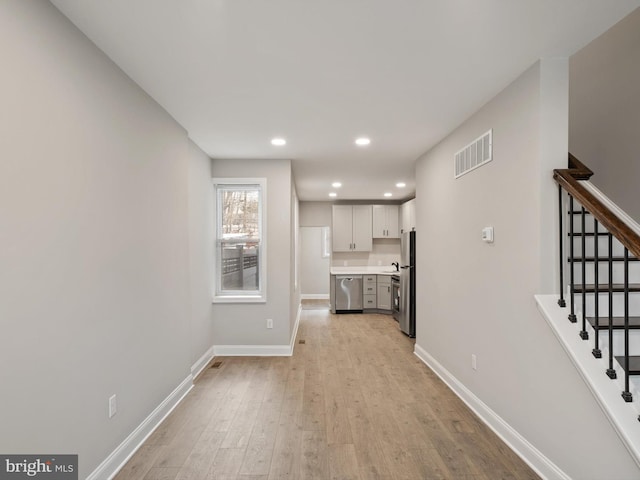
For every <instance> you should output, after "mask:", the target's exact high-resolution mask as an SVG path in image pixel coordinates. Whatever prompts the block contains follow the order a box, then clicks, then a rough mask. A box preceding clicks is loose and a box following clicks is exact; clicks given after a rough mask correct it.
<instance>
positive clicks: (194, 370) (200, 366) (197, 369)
mask: <svg viewBox="0 0 640 480" xmlns="http://www.w3.org/2000/svg"><path fill="white" fill-rule="evenodd" d="M213 357H214V355H213V345H212V346H211V347H210V348H209V349H207V351H206V352H204V354H203V355H202V356H201V357H200V358H199V359H198V361H197V362H196V363H194V364H193V365H192V366H191V376H192V377H193V378H194V379H195V378H197V377H198V375H200V373H201V372H202V371H203V370H204V369H205V368H207V365H209V362H210V361H211V360H212V359H213Z"/></svg>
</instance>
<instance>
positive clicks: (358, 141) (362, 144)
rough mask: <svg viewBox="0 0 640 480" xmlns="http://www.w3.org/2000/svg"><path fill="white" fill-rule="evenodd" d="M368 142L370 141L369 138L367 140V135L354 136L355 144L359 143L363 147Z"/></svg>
mask: <svg viewBox="0 0 640 480" xmlns="http://www.w3.org/2000/svg"><path fill="white" fill-rule="evenodd" d="M370 143H371V140H369V139H368V138H367V137H360V138H356V145H360V146H361V147H364V146H365V145H369V144H370Z"/></svg>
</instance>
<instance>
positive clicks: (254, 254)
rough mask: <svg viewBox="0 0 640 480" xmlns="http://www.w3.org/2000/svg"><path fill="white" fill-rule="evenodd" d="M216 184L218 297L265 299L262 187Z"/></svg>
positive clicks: (250, 184)
mask: <svg viewBox="0 0 640 480" xmlns="http://www.w3.org/2000/svg"><path fill="white" fill-rule="evenodd" d="M219 181H220V183H215V182H214V185H215V190H216V204H217V205H216V216H217V219H216V240H217V241H216V267H217V268H216V292H215V294H216V295H215V297H216V298H218V299H220V298H223V297H232V298H236V297H242V299H240V301H244V300H245V299H246V298H248V297H252V298H253V299H254V300H256V299H262V297H263V296H264V295H263V292H264V288H263V287H264V286H263V285H262V283H263V280H262V279H263V278H264V277H263V272H262V268H263V264H264V261H263V256H264V248H263V234H262V231H263V222H262V209H263V205H262V203H263V202H262V196H263V189H264V188H263V185H262V183H233V182H229V183H223V182H225V179H220V180H219Z"/></svg>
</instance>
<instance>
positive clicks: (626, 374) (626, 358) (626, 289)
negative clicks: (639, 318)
mask: <svg viewBox="0 0 640 480" xmlns="http://www.w3.org/2000/svg"><path fill="white" fill-rule="evenodd" d="M629 370H631V366H630V365H629V250H628V249H627V247H625V249H624V392H622V398H624V401H625V402H632V401H633V395H632V394H631V392H630V391H629Z"/></svg>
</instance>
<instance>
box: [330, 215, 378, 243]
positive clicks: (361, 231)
mask: <svg viewBox="0 0 640 480" xmlns="http://www.w3.org/2000/svg"><path fill="white" fill-rule="evenodd" d="M332 208H333V228H332V230H333V231H332V234H333V251H334V252H370V251H371V249H372V247H373V240H372V237H371V218H372V217H371V205H333V207H332Z"/></svg>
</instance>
